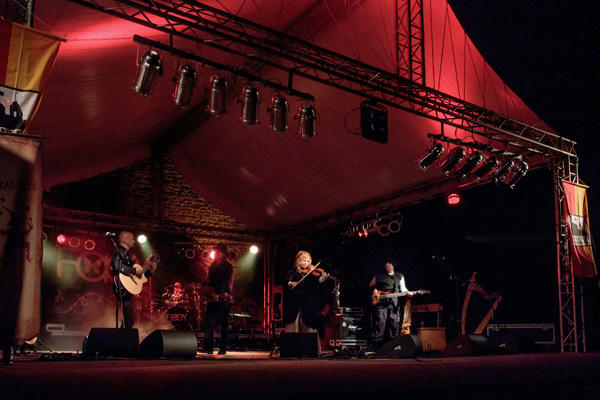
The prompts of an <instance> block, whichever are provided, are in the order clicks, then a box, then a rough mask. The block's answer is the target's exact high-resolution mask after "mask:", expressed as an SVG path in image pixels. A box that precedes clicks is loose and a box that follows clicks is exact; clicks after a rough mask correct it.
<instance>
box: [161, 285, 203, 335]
mask: <svg viewBox="0 0 600 400" xmlns="http://www.w3.org/2000/svg"><path fill="white" fill-rule="evenodd" d="M201 289H202V284H200V283H190V284H188V285H186V286H185V287H183V286H182V285H181V283H179V282H175V284H173V285H169V286H167V287H166V288H165V290H164V293H163V294H162V296H161V297H160V298H159V299H157V300H155V301H154V304H153V307H152V315H153V318H152V320H153V322H155V323H157V324H158V323H161V322H167V321H169V322H170V323H171V324H172V325H173V327H174V328H175V329H176V330H183V331H185V330H192V331H199V330H200V329H201V320H202V317H203V316H204V311H205V310H206V299H205V298H204V297H203V296H201Z"/></svg>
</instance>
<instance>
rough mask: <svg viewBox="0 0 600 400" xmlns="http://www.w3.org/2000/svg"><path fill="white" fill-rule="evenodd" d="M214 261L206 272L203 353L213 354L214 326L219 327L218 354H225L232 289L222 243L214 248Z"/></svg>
mask: <svg viewBox="0 0 600 400" xmlns="http://www.w3.org/2000/svg"><path fill="white" fill-rule="evenodd" d="M213 251H214V257H215V258H214V260H213V262H212V264H211V265H210V267H209V270H208V279H207V281H206V286H205V287H208V289H210V290H208V291H207V295H208V296H209V298H208V303H207V304H206V317H205V320H204V352H205V353H206V354H213V339H214V334H215V325H216V324H219V325H220V326H221V339H220V340H219V354H221V355H224V354H226V353H227V336H228V334H229V306H230V303H231V299H232V298H231V290H232V289H233V266H232V265H231V264H230V263H229V261H227V255H228V254H229V253H228V251H227V246H225V244H223V243H219V244H217V245H216V246H215V247H214V248H213Z"/></svg>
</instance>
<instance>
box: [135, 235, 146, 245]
mask: <svg viewBox="0 0 600 400" xmlns="http://www.w3.org/2000/svg"><path fill="white" fill-rule="evenodd" d="M147 240H148V238H147V237H146V235H139V236H138V237H137V242H138V243H140V244H141V243H146V241H147Z"/></svg>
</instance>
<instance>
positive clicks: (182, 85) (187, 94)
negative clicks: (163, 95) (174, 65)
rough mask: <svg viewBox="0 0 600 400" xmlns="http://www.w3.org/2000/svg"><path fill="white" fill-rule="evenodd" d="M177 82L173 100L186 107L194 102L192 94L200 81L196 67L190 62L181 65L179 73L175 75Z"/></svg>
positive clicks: (174, 78) (174, 79)
mask: <svg viewBox="0 0 600 400" xmlns="http://www.w3.org/2000/svg"><path fill="white" fill-rule="evenodd" d="M173 81H174V82H175V93H174V94H173V100H175V104H177V105H178V106H181V107H186V106H189V105H190V104H192V94H193V93H194V88H195V87H196V82H197V81H198V74H197V73H196V69H195V68H194V67H193V66H191V65H190V64H185V65H181V66H180V67H179V71H177V75H176V76H175V77H173Z"/></svg>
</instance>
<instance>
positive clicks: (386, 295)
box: [371, 289, 431, 305]
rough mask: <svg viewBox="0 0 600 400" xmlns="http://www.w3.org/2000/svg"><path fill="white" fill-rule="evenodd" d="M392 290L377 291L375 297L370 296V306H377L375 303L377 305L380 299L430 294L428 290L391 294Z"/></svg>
mask: <svg viewBox="0 0 600 400" xmlns="http://www.w3.org/2000/svg"><path fill="white" fill-rule="evenodd" d="M391 292H392V290H391V289H390V290H388V291H385V290H378V291H377V294H376V295H372V296H371V304H373V305H377V303H379V301H381V300H382V299H391V298H394V297H404V296H407V295H409V294H411V295H413V296H414V295H415V294H431V292H430V291H429V290H416V291H414V292H399V293H391Z"/></svg>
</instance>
